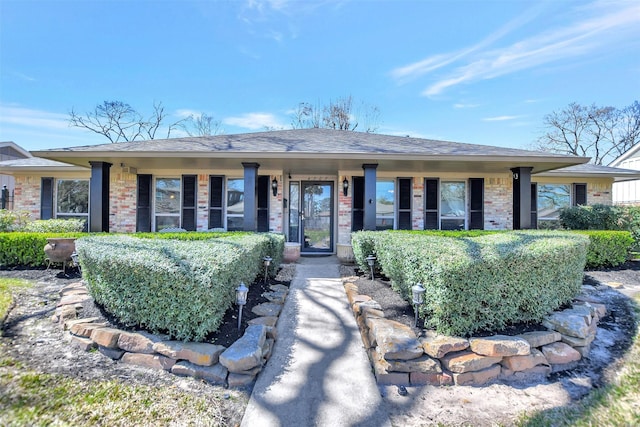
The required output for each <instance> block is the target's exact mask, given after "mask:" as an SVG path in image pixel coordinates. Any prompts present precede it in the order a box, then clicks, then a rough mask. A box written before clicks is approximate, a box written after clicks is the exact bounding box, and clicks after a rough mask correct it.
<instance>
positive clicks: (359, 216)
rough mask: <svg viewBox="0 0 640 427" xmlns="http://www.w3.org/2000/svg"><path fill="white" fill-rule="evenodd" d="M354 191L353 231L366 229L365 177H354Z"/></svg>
mask: <svg viewBox="0 0 640 427" xmlns="http://www.w3.org/2000/svg"><path fill="white" fill-rule="evenodd" d="M352 181H353V189H352V190H351V205H352V208H351V212H352V219H351V231H359V230H363V229H364V177H363V176H354V177H353V180H352Z"/></svg>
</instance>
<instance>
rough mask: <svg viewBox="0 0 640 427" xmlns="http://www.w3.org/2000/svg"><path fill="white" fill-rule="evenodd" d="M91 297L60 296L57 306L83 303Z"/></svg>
mask: <svg viewBox="0 0 640 427" xmlns="http://www.w3.org/2000/svg"><path fill="white" fill-rule="evenodd" d="M90 299H91V296H90V295H86V294H84V295H65V296H63V297H62V298H60V301H58V304H57V306H58V307H61V306H64V305H74V304H82V303H83V302H85V301H89V300H90Z"/></svg>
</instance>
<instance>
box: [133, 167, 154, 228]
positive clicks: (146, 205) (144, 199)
mask: <svg viewBox="0 0 640 427" xmlns="http://www.w3.org/2000/svg"><path fill="white" fill-rule="evenodd" d="M137 193H138V194H137V197H136V199H137V201H136V231H143V232H149V231H151V175H144V174H142V175H138V191H137Z"/></svg>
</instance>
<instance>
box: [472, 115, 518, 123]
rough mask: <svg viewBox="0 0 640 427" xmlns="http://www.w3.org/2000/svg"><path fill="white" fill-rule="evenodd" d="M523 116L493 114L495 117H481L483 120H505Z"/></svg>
mask: <svg viewBox="0 0 640 427" xmlns="http://www.w3.org/2000/svg"><path fill="white" fill-rule="evenodd" d="M522 117H523V116H495V117H485V118H484V119H482V121H483V122H506V121H508V120H516V119H520V118H522Z"/></svg>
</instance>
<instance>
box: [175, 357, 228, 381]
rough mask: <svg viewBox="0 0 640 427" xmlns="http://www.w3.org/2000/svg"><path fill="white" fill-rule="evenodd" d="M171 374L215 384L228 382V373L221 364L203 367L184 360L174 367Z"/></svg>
mask: <svg viewBox="0 0 640 427" xmlns="http://www.w3.org/2000/svg"><path fill="white" fill-rule="evenodd" d="M171 373H172V374H175V375H182V376H187V377H193V378H199V379H203V380H206V381H208V382H210V383H214V384H224V383H225V382H226V380H227V374H228V371H227V369H226V368H225V367H224V366H222V365H221V364H219V363H217V364H215V365H213V366H201V365H196V364H194V363H191V362H188V361H186V360H183V361H180V362H178V363H176V364H175V365H173V367H172V368H171Z"/></svg>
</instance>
